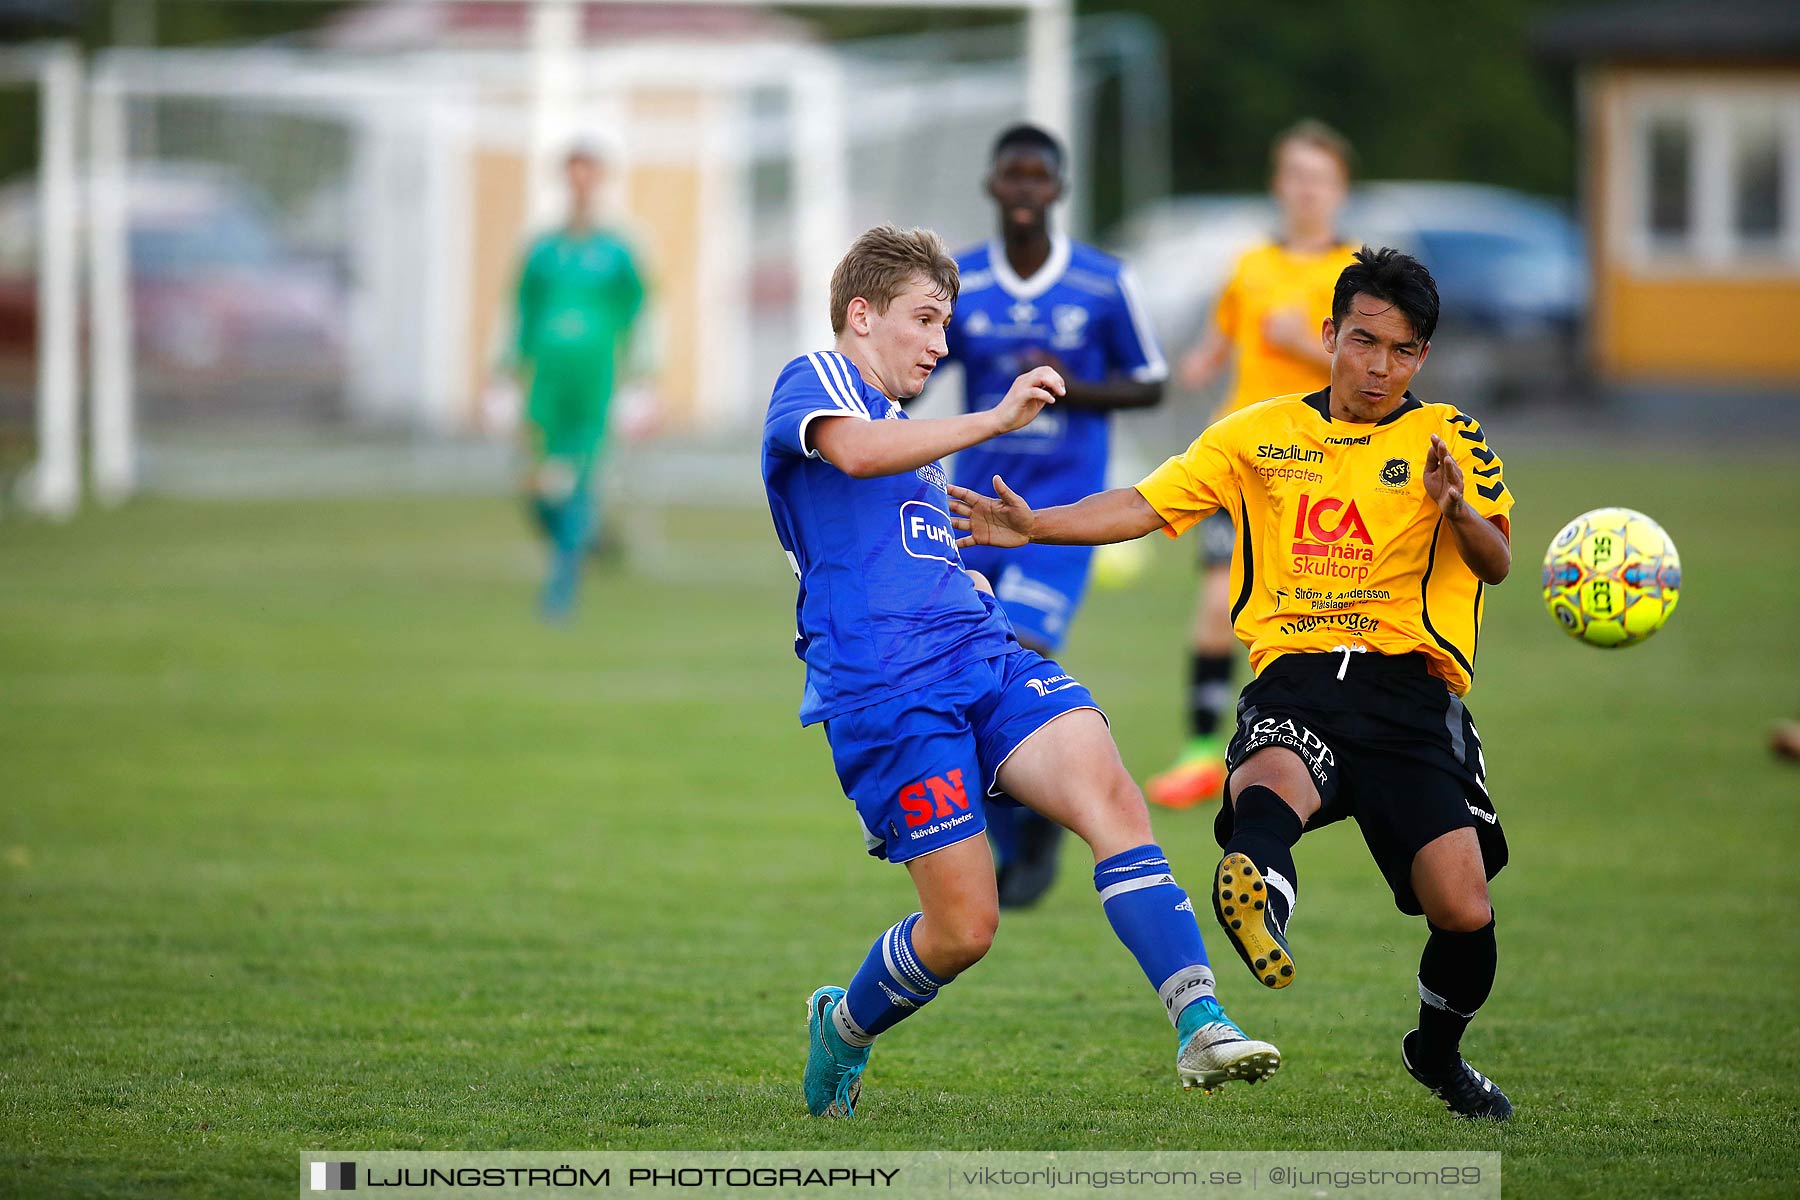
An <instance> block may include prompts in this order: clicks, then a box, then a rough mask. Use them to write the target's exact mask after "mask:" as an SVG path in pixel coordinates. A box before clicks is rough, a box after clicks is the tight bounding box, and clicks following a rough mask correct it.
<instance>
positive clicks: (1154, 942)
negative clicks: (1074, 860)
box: [1094, 843, 1213, 1028]
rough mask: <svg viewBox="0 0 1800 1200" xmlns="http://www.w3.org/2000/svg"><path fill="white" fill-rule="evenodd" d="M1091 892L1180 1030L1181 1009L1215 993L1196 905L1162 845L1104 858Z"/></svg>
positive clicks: (1095, 868)
mask: <svg viewBox="0 0 1800 1200" xmlns="http://www.w3.org/2000/svg"><path fill="white" fill-rule="evenodd" d="M1094 888H1095V890H1096V891H1098V892H1099V893H1100V903H1101V906H1102V907H1104V908H1105V909H1106V919H1107V921H1109V922H1110V923H1111V924H1112V927H1113V932H1114V933H1115V934H1117V935H1118V938H1119V940H1120V941H1121V942H1124V943H1125V948H1126V949H1127V950H1129V951H1131V953H1132V955H1133V957H1135V958H1136V959H1137V961H1138V966H1140V967H1142V968H1143V971H1144V975H1145V976H1146V977H1147V978H1148V979H1149V980H1150V986H1151V987H1153V988H1155V989H1156V994H1157V996H1158V997H1160V998H1161V1000H1162V1002H1163V1008H1164V1009H1165V1010H1166V1011H1167V1013H1168V1014H1169V1020H1170V1022H1172V1023H1175V1024H1176V1025H1177V1028H1179V1020H1180V1017H1181V1010H1182V1009H1184V1008H1186V1007H1187V1006H1188V1005H1189V1004H1192V1003H1193V1002H1194V1001H1196V1000H1198V999H1200V998H1201V997H1202V996H1210V995H1212V994H1213V973H1212V968H1211V967H1209V966H1208V965H1207V962H1206V946H1205V944H1204V943H1203V942H1201V940H1200V926H1199V925H1198V924H1197V923H1195V921H1194V902H1193V901H1192V900H1190V899H1188V894H1187V893H1186V892H1184V891H1182V890H1181V885H1180V884H1178V883H1176V882H1175V876H1174V875H1173V874H1171V873H1170V871H1169V860H1168V859H1166V858H1164V857H1163V852H1162V847H1160V846H1158V845H1156V844H1155V843H1151V844H1149V845H1147V846H1139V847H1138V848H1137V849H1135V850H1127V851H1125V852H1124V853H1123V854H1115V855H1113V856H1112V857H1111V858H1108V859H1103V860H1102V861H1101V862H1099V863H1097V864H1095V866H1094Z"/></svg>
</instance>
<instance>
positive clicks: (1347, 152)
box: [1269, 117, 1356, 179]
mask: <svg viewBox="0 0 1800 1200" xmlns="http://www.w3.org/2000/svg"><path fill="white" fill-rule="evenodd" d="M1291 142H1298V143H1299V144H1300V145H1302V146H1311V147H1313V149H1315V150H1323V151H1324V152H1325V153H1327V154H1329V155H1331V157H1333V158H1335V159H1337V160H1338V165H1339V166H1341V167H1343V168H1344V178H1346V179H1348V178H1349V177H1350V176H1351V175H1352V174H1354V173H1355V171H1354V168H1355V166H1356V150H1355V148H1354V147H1352V146H1351V145H1350V139H1349V138H1347V137H1345V136H1344V135H1343V134H1341V133H1339V132H1338V131H1337V130H1335V129H1333V128H1332V127H1331V126H1329V125H1327V124H1326V123H1325V122H1323V121H1321V120H1318V119H1317V118H1315V117H1307V118H1306V119H1305V120H1302V121H1296V122H1294V123H1293V124H1292V125H1289V126H1288V127H1287V128H1286V129H1284V130H1282V131H1281V132H1280V133H1279V134H1277V135H1276V136H1275V140H1274V141H1273V142H1271V143H1270V144H1269V173H1270V174H1271V175H1273V174H1274V173H1275V170H1276V168H1277V167H1279V166H1280V165H1281V151H1282V150H1283V149H1284V148H1285V147H1286V146H1287V145H1288V144H1289V143H1291Z"/></svg>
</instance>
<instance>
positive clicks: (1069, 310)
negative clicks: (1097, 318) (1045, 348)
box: [1050, 304, 1088, 350]
mask: <svg viewBox="0 0 1800 1200" xmlns="http://www.w3.org/2000/svg"><path fill="white" fill-rule="evenodd" d="M1087 323H1088V310H1087V309H1085V308H1083V307H1081V306H1080V305H1079V304H1058V305H1057V306H1056V307H1054V308H1052V309H1051V310H1050V327H1051V329H1053V330H1055V333H1054V334H1053V335H1052V336H1051V338H1050V344H1051V345H1052V346H1054V347H1056V348H1057V349H1058V350H1073V349H1075V348H1077V347H1078V346H1080V345H1081V339H1082V338H1083V337H1084V336H1086V334H1087Z"/></svg>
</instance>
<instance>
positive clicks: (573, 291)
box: [514, 145, 644, 619]
mask: <svg viewBox="0 0 1800 1200" xmlns="http://www.w3.org/2000/svg"><path fill="white" fill-rule="evenodd" d="M603 169H604V168H603V165H602V163H601V161H600V157H599V155H598V154H597V153H596V152H595V151H594V150H593V149H592V148H591V147H588V146H585V145H577V146H576V147H574V148H573V149H571V150H570V151H569V154H568V157H567V158H566V159H565V160H564V163H563V171H564V177H565V180H566V181H567V184H568V188H569V216H568V220H567V222H566V223H565V224H564V225H563V226H562V228H560V229H557V230H555V231H553V232H551V233H546V234H544V235H543V236H542V237H540V238H538V239H537V240H536V241H535V242H533V243H532V245H531V247H530V248H529V250H527V252H526V254H525V260H524V263H523V264H522V265H521V267H520V269H519V282H518V291H517V305H518V311H517V313H516V316H515V325H516V328H517V341H516V343H515V346H514V368H515V370H517V372H518V373H519V377H520V382H521V383H522V384H523V385H524V386H525V387H526V388H527V389H528V399H527V401H526V405H525V424H526V431H527V437H528V439H529V447H528V448H529V451H530V453H531V456H532V464H531V474H530V478H529V480H528V485H527V486H528V488H529V491H530V503H531V510H532V514H533V515H534V516H535V517H536V519H537V522H538V525H539V526H540V527H541V528H542V529H543V532H544V536H545V538H546V539H547V540H548V541H549V544H550V567H549V573H548V577H547V578H546V580H545V582H544V590H543V593H542V597H541V600H540V604H541V607H542V611H543V613H544V615H545V616H546V617H550V618H552V619H557V618H562V617H566V616H567V615H568V614H569V613H570V611H571V610H572V609H573V607H574V604H575V593H576V589H577V587H578V586H579V584H580V581H581V568H582V563H583V561H584V559H585V557H586V554H587V549H588V546H589V544H590V543H591V542H592V540H593V537H594V534H595V529H596V520H597V512H596V502H595V498H594V485H595V475H596V473H597V472H598V469H599V466H600V459H601V455H602V452H603V450H604V448H605V442H606V423H607V416H608V413H609V411H610V409H611V407H612V397H613V386H614V380H615V376H616V374H617V368H618V364H619V362H620V361H621V360H626V361H629V356H630V337H631V332H632V327H633V325H634V324H635V323H636V321H637V319H638V313H639V311H640V310H641V309H642V307H643V302H644V285H643V281H642V278H641V277H640V276H639V274H638V269H637V264H636V263H635V262H634V261H633V258H632V254H631V250H630V248H629V247H628V246H627V245H626V244H625V242H624V241H623V240H622V239H621V238H620V237H619V236H618V235H617V234H615V233H611V232H608V231H606V230H604V229H601V228H600V227H599V225H598V224H597V223H596V212H597V209H598V201H599V193H600V185H601V181H602V172H603Z"/></svg>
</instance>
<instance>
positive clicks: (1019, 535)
mask: <svg viewBox="0 0 1800 1200" xmlns="http://www.w3.org/2000/svg"><path fill="white" fill-rule="evenodd" d="M1021 378H1023V377H1021ZM948 490H949V493H950V513H951V517H950V524H952V525H954V526H955V527H956V528H958V529H961V530H966V531H967V533H968V536H967V537H962V538H958V539H957V541H956V544H957V545H958V546H999V547H1000V548H1002V549H1005V548H1007V547H1010V546H1023V545H1025V544H1026V543H1027V542H1029V541H1030V540H1031V530H1032V526H1033V524H1034V523H1035V518H1034V517H1033V515H1032V512H1031V505H1029V504H1027V503H1025V498H1024V497H1023V496H1021V495H1019V494H1018V493H1017V492H1015V491H1013V490H1012V489H1011V488H1009V487H1007V486H1006V480H1004V479H1002V478H1000V477H999V476H998V475H996V476H994V491H995V492H996V493H997V496H984V495H982V494H981V493H980V492H972V491H970V490H969V489H968V488H965V487H957V486H955V485H954V484H952V485H951V486H950V488H949V489H948Z"/></svg>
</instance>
